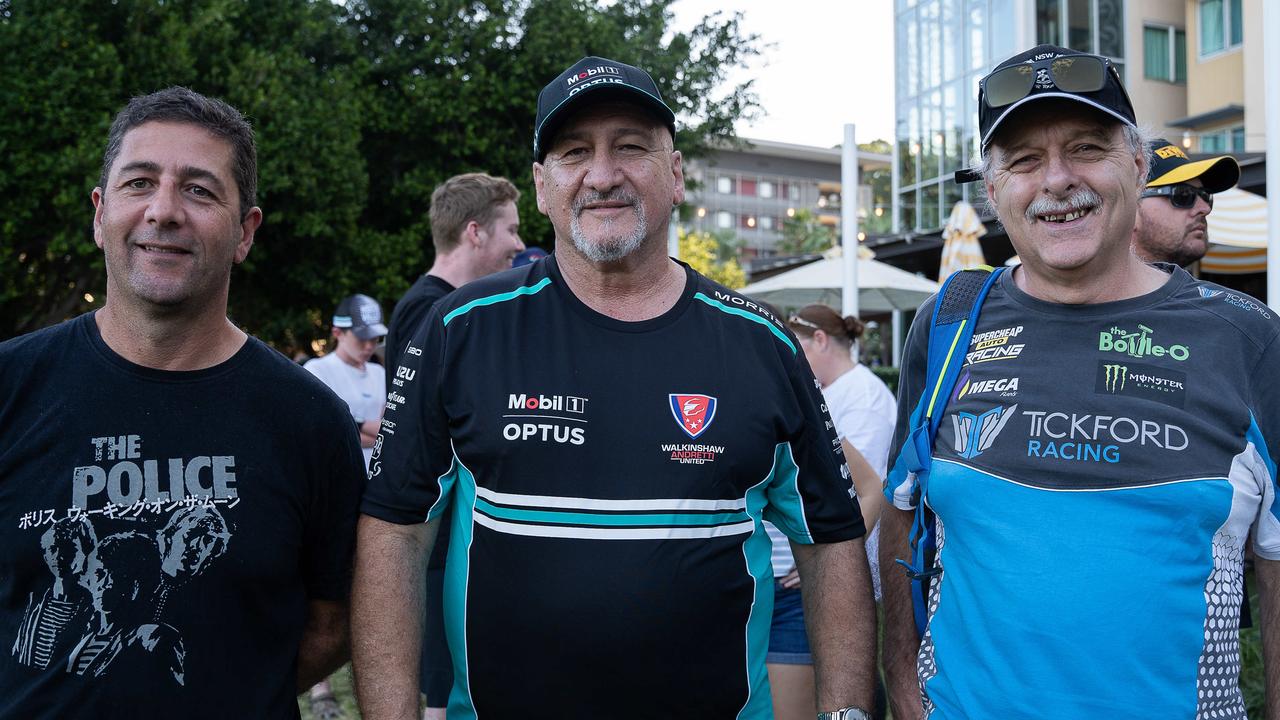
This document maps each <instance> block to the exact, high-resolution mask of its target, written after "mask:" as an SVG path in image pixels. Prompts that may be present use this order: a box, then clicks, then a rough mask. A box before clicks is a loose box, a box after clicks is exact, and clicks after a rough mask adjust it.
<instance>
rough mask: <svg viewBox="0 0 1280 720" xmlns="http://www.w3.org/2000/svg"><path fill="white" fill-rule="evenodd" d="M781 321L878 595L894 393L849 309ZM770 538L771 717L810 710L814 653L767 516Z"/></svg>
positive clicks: (781, 543) (782, 543)
mask: <svg viewBox="0 0 1280 720" xmlns="http://www.w3.org/2000/svg"><path fill="white" fill-rule="evenodd" d="M787 325H788V326H790V328H791V330H792V331H793V332H794V333H795V334H796V337H797V338H799V339H800V346H801V348H803V349H804V355H805V358H806V359H807V360H808V361H809V366H810V367H811V368H812V369H813V375H814V377H815V378H817V380H818V382H819V383H820V384H821V385H822V395H823V397H824V398H825V400H826V403H827V408H828V411H829V412H830V414H831V421H832V422H833V423H835V429H836V434H837V435H838V436H839V437H840V440H841V443H842V444H843V445H844V451H845V458H846V460H847V461H848V463H849V470H850V472H851V474H852V475H853V481H854V488H855V490H856V491H857V493H858V503H859V505H860V506H861V508H862V519H863V521H864V522H865V523H866V526H867V537H866V546H867V559H868V560H869V562H870V565H871V582H872V585H873V586H874V587H875V594H876V601H877V602H879V601H880V572H879V562H878V560H877V554H878V547H879V538H880V528H879V527H878V526H877V525H876V521H877V520H879V518H880V509H881V507H882V506H883V503H884V497H883V496H882V495H881V494H880V491H881V487H882V482H883V480H884V477H885V474H886V472H887V467H888V464H889V445H890V443H891V442H892V440H893V426H894V423H895V422H896V420H897V416H898V404H897V402H896V401H895V400H894V397H893V393H891V392H890V391H889V388H888V386H886V385H885V384H884V381H882V380H881V379H880V378H878V377H876V376H875V373H872V372H871V370H869V369H867V367H866V366H865V365H862V364H861V363H859V362H858V360H857V357H856V355H855V353H854V349H855V347H856V342H857V340H858V338H859V337H861V336H862V333H863V331H864V330H865V329H866V328H865V326H864V325H863V324H862V322H861V321H860V320H858V318H856V317H852V316H850V317H841V316H840V315H839V314H838V313H837V312H836V311H835V310H832V309H831V308H829V307H827V306H826V305H808V306H806V307H804V308H803V309H801V310H800V311H799V312H798V313H795V314H793V315H791V316H790V317H789V318H788V320H787ZM765 529H766V530H767V531H768V533H769V537H770V539H771V540H772V541H773V558H772V559H773V572H774V575H775V585H774V615H773V630H772V633H771V634H770V638H769V653H768V656H767V658H766V666H767V667H768V669H769V685H770V686H771V687H772V688H773V708H774V716H775V717H776V718H778V720H791V719H792V718H812V717H814V715H815V714H816V708H815V704H814V703H815V696H814V685H813V658H812V655H811V654H810V653H809V646H808V639H807V638H806V637H805V634H804V633H805V629H804V615H803V610H802V607H801V604H800V577H799V574H798V573H797V572H796V569H795V559H794V557H793V556H792V554H791V546H790V544H789V542H788V540H787V538H786V536H785V535H783V534H782V531H780V530H778V529H777V528H775V527H773V526H772V525H769V524H767V523H766V525H765ZM877 696H878V697H877V704H878V705H879V706H880V707H878V708H877V709H876V713H875V716H874V717H877V718H883V717H884V710H883V706H884V700H883V695H882V691H881V690H878V691H877Z"/></svg>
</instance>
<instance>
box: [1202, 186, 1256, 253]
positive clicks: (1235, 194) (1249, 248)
mask: <svg viewBox="0 0 1280 720" xmlns="http://www.w3.org/2000/svg"><path fill="white" fill-rule="evenodd" d="M1207 221H1208V223H1209V252H1208V253H1207V254H1206V255H1205V256H1204V259H1203V260H1201V261H1200V269H1201V270H1202V271H1204V272H1211V273H1255V272H1266V269H1267V201H1266V199H1264V198H1262V197H1261V196H1258V195H1255V194H1253V193H1251V192H1249V191H1247V190H1241V189H1239V188H1231V189H1229V190H1224V191H1222V192H1220V193H1218V194H1216V195H1214V196H1213V212H1211V213H1209V217H1208V218H1207Z"/></svg>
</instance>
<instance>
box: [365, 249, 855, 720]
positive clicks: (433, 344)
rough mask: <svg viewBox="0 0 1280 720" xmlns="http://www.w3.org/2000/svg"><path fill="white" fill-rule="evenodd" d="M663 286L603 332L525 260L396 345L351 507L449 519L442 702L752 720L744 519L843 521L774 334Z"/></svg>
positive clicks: (840, 489) (753, 670) (753, 584)
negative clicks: (667, 293)
mask: <svg viewBox="0 0 1280 720" xmlns="http://www.w3.org/2000/svg"><path fill="white" fill-rule="evenodd" d="M686 272H687V275H686V278H687V279H686V286H685V290H684V293H683V294H682V295H681V297H680V299H679V300H678V301H677V303H676V304H675V306H674V307H672V308H671V309H670V310H669V311H667V312H665V313H663V314H662V315H660V316H658V317H655V318H653V319H651V320H646V321H643V322H621V321H618V320H614V319H612V318H609V317H606V316H603V315H600V314H599V313H596V312H595V311H593V310H591V309H590V308H588V307H587V306H586V305H585V304H583V303H582V302H581V301H580V300H579V299H578V298H576V297H575V296H574V295H573V293H572V291H570V290H569V288H568V287H567V286H566V285H565V284H564V281H563V279H562V277H561V276H560V273H559V269H558V267H557V265H556V262H555V259H554V257H552V258H548V259H546V260H543V261H540V262H538V263H534V264H533V265H529V266H526V267H521V268H516V269H513V270H509V271H505V272H502V273H498V274H496V275H492V276H489V277H486V278H483V279H481V280H477V281H475V282H473V283H469V284H468V285H466V286H465V287H463V288H461V289H460V290H458V291H457V292H455V293H453V294H451V295H450V296H449V297H447V298H445V299H444V300H442V301H440V302H439V303H437V304H436V307H435V309H434V310H432V312H431V315H430V316H429V317H428V319H427V322H426V323H425V324H424V325H423V326H422V327H421V328H420V329H419V332H418V333H417V334H416V335H414V337H413V340H412V341H411V342H409V343H408V344H407V346H406V351H405V354H404V356H403V359H402V361H401V363H400V368H399V369H398V370H397V371H396V373H395V375H394V376H393V377H392V378H391V382H390V384H389V385H388V395H387V412H386V414H385V415H384V416H383V428H382V433H381V435H380V436H379V437H380V447H379V448H378V450H377V451H376V452H375V453H374V457H373V462H372V464H371V467H370V481H369V488H368V491H367V492H366V494H365V499H364V502H363V504H362V510H363V511H364V512H365V513H368V514H369V515H372V516H375V517H378V518H381V519H383V520H387V521H390V522H396V523H406V524H407V523H417V522H422V521H423V520H425V519H427V518H429V517H437V516H438V515H439V514H440V512H442V511H443V509H444V508H445V507H447V506H450V505H452V507H453V508H454V511H455V515H454V522H453V524H452V527H451V529H450V530H451V535H452V539H451V543H450V552H449V559H448V564H447V565H446V567H445V581H444V588H445V590H444V595H445V609H444V612H445V623H446V635H447V637H448V641H449V647H450V650H451V652H452V654H453V658H454V663H453V664H454V676H455V677H454V685H453V692H452V695H451V697H450V701H449V704H450V708H457V707H463V708H467V709H472V708H473V709H474V711H476V712H478V715H479V717H521V716H523V715H525V714H528V711H529V708H552V707H554V708H555V709H556V713H557V717H562V718H603V717H608V718H614V719H615V720H619V719H622V718H646V719H648V718H659V717H660V718H707V717H716V718H720V717H740V718H750V719H757V718H768V717H772V707H771V704H770V699H769V692H768V689H767V683H766V679H765V678H766V675H765V666H764V659H765V652H766V650H767V646H768V636H769V624H770V618H771V615H772V606H773V572H772V569H771V568H770V550H771V544H770V541H769V537H768V535H767V534H766V533H765V529H764V524H763V520H764V519H769V520H770V521H772V522H774V523H775V524H776V525H778V526H779V527H780V528H781V529H782V530H783V531H784V532H785V533H787V535H788V536H790V537H791V538H792V539H793V540H795V541H797V542H800V543H814V542H819V543H822V542H838V541H842V540H847V539H850V538H855V537H858V536H860V535H862V533H863V525H862V518H861V515H860V514H859V512H858V506H857V503H856V501H855V500H853V499H852V496H853V491H852V487H851V483H850V481H849V475H848V471H847V469H845V468H844V464H843V454H842V451H841V446H840V441H839V440H838V439H837V438H836V436H835V433H834V432H833V428H832V424H831V422H830V419H829V417H828V415H827V413H826V411H825V409H824V407H823V404H822V403H823V400H822V395H821V392H820V391H819V389H818V386H817V383H816V382H815V381H814V379H813V375H812V374H811V373H810V371H809V368H808V365H807V363H805V360H804V355H803V353H802V352H800V349H799V343H798V342H797V341H796V339H795V336H794V335H792V334H791V333H790V332H789V331H788V330H787V329H786V326H785V325H783V324H782V323H781V322H779V321H778V320H777V319H776V318H773V317H772V316H771V315H768V314H767V313H765V312H764V311H762V310H760V309H759V308H758V307H757V306H756V305H755V304H754V303H751V302H750V301H748V300H747V299H746V298H743V297H742V296H740V295H737V294H735V293H733V292H731V291H729V290H726V289H725V288H723V287H721V286H718V285H715V284H714V283H712V282H711V281H709V280H707V279H706V278H704V277H702V276H700V275H698V274H697V273H695V272H693V271H692V270H686ZM463 714H467V713H466V712H464V713H463Z"/></svg>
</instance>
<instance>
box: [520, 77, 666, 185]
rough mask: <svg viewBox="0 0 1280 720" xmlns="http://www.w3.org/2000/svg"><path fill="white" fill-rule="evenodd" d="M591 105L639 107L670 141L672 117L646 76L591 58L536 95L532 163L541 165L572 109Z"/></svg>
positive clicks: (650, 80) (656, 88)
mask: <svg viewBox="0 0 1280 720" xmlns="http://www.w3.org/2000/svg"><path fill="white" fill-rule="evenodd" d="M588 97H589V98H590V100H591V102H600V101H602V100H608V99H624V100H629V101H632V102H635V103H638V104H640V105H641V106H643V107H644V108H646V109H648V110H649V111H650V112H652V113H653V114H654V115H655V116H656V117H657V118H658V119H659V120H661V121H662V123H663V124H664V125H666V126H667V129H668V130H670V131H671V135H672V136H673V137H674V136H675V134H676V114H675V113H673V112H671V108H669V107H667V104H666V103H665V102H663V101H662V94H661V93H659V92H658V86H657V85H655V84H654V82H653V78H651V77H649V73H647V72H645V71H644V70H641V69H640V68H638V67H635V66H634V65H627V64H626V63H620V62H618V61H617V60H610V59H609V58H602V57H596V56H594V55H591V56H588V57H584V58H582V59H581V60H579V61H578V62H576V63H574V64H573V65H572V66H571V67H570V68H569V69H568V70H565V71H564V72H562V73H560V75H559V76H558V77H557V78H556V79H555V80H552V81H551V82H549V83H547V86H546V87H544V88H542V92H540V93H538V117H537V119H536V120H535V121H534V124H533V159H534V160H535V161H536V162H542V158H544V157H546V154H547V144H548V143H549V142H550V141H551V139H552V138H554V137H555V134H556V130H558V129H559V127H560V124H561V123H563V122H564V119H565V118H567V117H568V116H569V113H570V112H571V111H572V110H574V109H581V108H582V107H584V104H583V100H584V99H585V98H588Z"/></svg>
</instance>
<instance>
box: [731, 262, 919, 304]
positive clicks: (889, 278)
mask: <svg viewBox="0 0 1280 720" xmlns="http://www.w3.org/2000/svg"><path fill="white" fill-rule="evenodd" d="M843 282H844V262H843V258H842V257H841V256H840V254H839V253H838V252H837V253H828V256H827V257H824V258H823V259H821V260H819V261H817V262H813V263H809V264H808V265H802V266H801V267H798V268H796V269H795V270H788V271H787V272H784V273H780V274H778V275H774V276H773V277H771V278H767V279H765V280H761V281H760V282H756V283H752V284H750V285H748V286H746V287H744V288H742V289H741V290H739V292H741V293H742V294H743V295H747V296H748V297H752V298H755V299H756V300H763V301H765V302H767V303H770V304H772V305H776V306H778V307H782V308H800V307H804V306H805V305H811V304H814V303H821V304H823V305H828V306H830V307H833V308H839V307H840V306H841V304H840V300H841V294H842V290H841V286H842V284H843ZM937 291H938V284H937V283H935V282H933V281H932V280H929V279H928V278H922V277H918V276H916V275H912V274H911V273H909V272H906V271H905V270H899V269H898V268H896V267H893V266H892V265H886V264H885V263H882V262H880V261H878V260H872V259H870V258H864V257H863V256H862V255H861V254H859V257H858V312H859V313H860V314H862V315H867V314H871V313H884V312H890V311H893V310H915V309H916V308H917V307H918V306H919V305H920V303H922V302H924V300H925V299H926V298H928V297H929V296H930V295H932V294H933V293H935V292H937Z"/></svg>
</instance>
